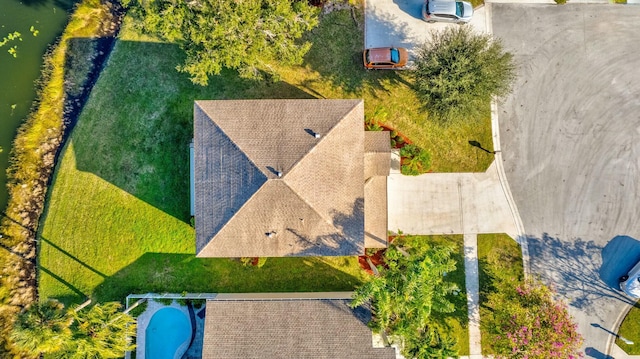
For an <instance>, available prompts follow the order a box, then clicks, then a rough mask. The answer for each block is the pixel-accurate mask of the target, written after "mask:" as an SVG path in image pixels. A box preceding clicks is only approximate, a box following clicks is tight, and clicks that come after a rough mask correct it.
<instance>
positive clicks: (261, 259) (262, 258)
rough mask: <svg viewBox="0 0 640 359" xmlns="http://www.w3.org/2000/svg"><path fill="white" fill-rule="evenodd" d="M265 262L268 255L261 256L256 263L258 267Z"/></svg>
mask: <svg viewBox="0 0 640 359" xmlns="http://www.w3.org/2000/svg"><path fill="white" fill-rule="evenodd" d="M265 263H267V257H260V258H258V264H256V267H258V268H262V266H263V265H264V264H265Z"/></svg>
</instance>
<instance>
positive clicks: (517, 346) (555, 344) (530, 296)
mask: <svg viewBox="0 0 640 359" xmlns="http://www.w3.org/2000/svg"><path fill="white" fill-rule="evenodd" d="M496 287H497V289H498V290H497V291H495V292H493V293H491V294H490V295H489V297H488V302H487V303H486V306H487V307H488V308H489V309H490V310H491V315H490V316H489V318H485V320H484V325H485V326H486V329H487V332H488V333H490V334H489V335H490V340H489V342H490V343H491V349H492V351H493V352H494V353H495V354H496V357H497V358H521V359H553V358H558V359H576V358H581V357H582V354H581V353H580V352H579V348H580V345H581V344H582V337H581V336H580V334H578V332H577V328H576V324H575V323H574V322H573V318H572V317H571V316H570V315H569V313H568V312H567V307H566V304H564V303H563V302H556V301H554V299H553V293H552V291H551V290H550V289H549V288H547V287H546V286H545V285H543V284H542V283H540V282H537V281H527V282H525V283H524V284H522V283H521V282H516V281H500V282H499V283H497V285H496Z"/></svg>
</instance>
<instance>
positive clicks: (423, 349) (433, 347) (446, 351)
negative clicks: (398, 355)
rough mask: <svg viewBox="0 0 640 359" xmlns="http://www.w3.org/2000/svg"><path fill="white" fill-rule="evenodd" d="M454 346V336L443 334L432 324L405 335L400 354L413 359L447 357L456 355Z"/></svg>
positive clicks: (446, 358) (442, 358) (444, 358)
mask: <svg viewBox="0 0 640 359" xmlns="http://www.w3.org/2000/svg"><path fill="white" fill-rule="evenodd" d="M455 346H456V340H455V339H454V338H452V337H450V336H447V335H443V334H442V333H441V332H440V330H438V329H437V327H435V326H432V327H427V328H423V329H422V330H420V331H417V332H415V334H414V335H405V340H404V350H403V352H402V354H403V355H404V356H405V357H406V358H415V359H448V358H454V357H457V356H458V351H457V350H456V349H455Z"/></svg>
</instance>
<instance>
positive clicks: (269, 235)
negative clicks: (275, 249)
mask: <svg viewBox="0 0 640 359" xmlns="http://www.w3.org/2000/svg"><path fill="white" fill-rule="evenodd" d="M265 235H266V236H267V237H269V238H273V237H275V235H276V232H275V231H271V232H267V233H265Z"/></svg>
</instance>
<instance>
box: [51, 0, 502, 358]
mask: <svg viewBox="0 0 640 359" xmlns="http://www.w3.org/2000/svg"><path fill="white" fill-rule="evenodd" d="M128 20H129V19H128ZM359 21H360V25H361V24H362V14H361V13H360V14H359ZM309 36H310V39H311V40H312V41H314V46H313V48H312V50H311V52H310V54H309V56H307V60H306V62H305V63H304V64H303V65H301V66H298V67H291V68H279V67H278V66H276V65H274V66H275V68H276V69H277V71H278V73H279V74H280V77H281V80H279V81H276V80H274V81H271V82H256V81H252V80H246V79H241V78H239V77H238V76H237V75H236V74H235V73H234V72H231V71H226V72H223V73H222V74H221V75H220V76H217V77H214V78H212V79H211V81H210V85H209V86H208V87H198V86H194V85H192V84H191V83H190V81H189V80H188V79H187V78H186V76H185V75H184V74H180V73H177V72H176V71H175V65H176V64H179V63H180V62H181V61H182V54H181V51H180V50H179V49H178V47H177V46H175V45H173V44H167V43H161V42H159V41H156V40H154V39H153V38H150V37H148V36H141V35H139V34H137V33H135V31H133V30H132V29H131V28H130V27H129V26H128V25H125V27H124V28H123V30H122V32H121V35H120V40H119V41H118V42H117V44H116V47H115V49H114V51H113V53H112V55H111V58H110V59H109V62H108V64H107V66H106V67H105V69H104V71H103V73H102V75H101V77H100V79H99V80H98V82H97V84H96V86H95V88H94V89H93V92H92V94H91V97H90V99H89V101H88V103H87V105H86V107H85V108H84V111H83V113H82V115H81V117H80V119H79V121H78V124H77V126H76V128H75V130H74V132H73V134H72V136H71V138H70V140H69V142H68V143H67V145H66V147H65V149H64V152H63V153H62V155H61V157H60V162H59V163H58V167H57V170H56V176H55V178H54V182H53V185H52V190H51V192H50V194H49V201H48V206H47V210H46V214H45V217H44V221H43V225H42V227H41V229H40V233H39V237H40V238H39V239H40V252H39V269H40V271H39V289H40V296H41V297H42V298H47V297H54V298H58V299H61V300H63V301H65V302H67V303H68V302H79V301H81V300H83V299H84V297H85V296H89V297H93V298H94V299H95V300H97V301H106V300H122V299H123V298H124V296H126V295H127V294H129V293H141V292H149V291H154V292H182V291H189V292H261V291H330V290H352V289H353V288H354V286H356V285H357V284H359V283H361V281H362V280H363V279H364V277H365V275H366V274H364V272H362V271H361V270H360V269H359V267H358V265H357V261H356V259H355V258H312V259H309V258H281V259H269V260H268V261H267V263H266V265H265V266H264V267H262V268H260V269H258V268H248V267H243V266H242V265H241V264H240V263H239V262H236V261H233V260H229V259H197V258H195V256H194V252H195V234H194V231H193V228H192V227H191V226H190V225H189V213H188V211H189V193H188V191H189V163H188V144H189V142H190V141H191V138H192V131H193V130H192V116H193V115H192V113H193V101H194V100H197V99H240V98H314V97H318V98H322V97H326V98H364V99H365V107H366V113H367V114H372V113H373V112H374V110H375V108H376V106H385V108H386V109H387V112H388V114H389V116H388V118H387V122H388V123H389V124H391V125H393V126H396V127H397V128H398V129H399V130H400V131H401V132H403V133H404V134H406V135H408V136H409V137H411V138H412V139H413V140H414V141H415V142H416V143H417V144H419V145H420V146H422V147H424V148H426V149H429V150H430V151H432V157H433V166H434V169H435V170H440V171H443V170H450V171H480V170H484V169H485V168H486V167H487V166H488V164H489V163H490V160H487V158H485V157H483V156H484V154H483V153H478V151H477V148H474V147H472V146H470V145H469V144H468V143H467V141H468V140H477V141H479V142H481V143H482V144H483V145H484V146H485V147H486V146H489V143H490V140H491V134H490V126H489V125H488V124H486V125H480V124H477V125H457V126H451V127H447V128H445V127H440V126H439V125H437V124H429V123H428V122H425V121H426V120H425V119H426V116H427V114H426V113H425V112H423V111H422V110H420V108H419V105H418V104H417V100H416V99H415V96H414V95H413V94H412V92H411V90H410V88H409V85H410V84H409V82H408V81H409V80H408V76H407V75H406V74H404V73H401V72H388V71H387V72H384V71H380V72H367V71H365V70H364V69H363V68H362V65H361V59H360V56H361V50H362V43H363V42H362V31H361V29H359V28H358V27H356V25H355V22H354V20H353V19H352V18H351V15H350V12H349V11H337V12H334V13H332V14H330V15H328V16H325V17H324V18H323V20H322V23H321V25H320V27H319V28H318V29H316V30H315V31H314V32H313V33H312V34H310V35H309ZM460 263H462V262H460ZM464 308H465V309H464V312H465V315H464V322H462V319H461V321H460V323H463V324H460V325H461V326H464V328H465V333H466V302H465V307H464ZM452 325H454V324H452ZM463 337H464V338H466V335H464V336H463ZM464 340H466V339H464ZM465 346H466V347H467V348H468V344H465ZM467 351H468V349H467Z"/></svg>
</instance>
